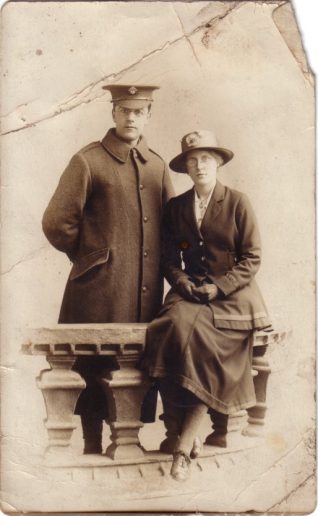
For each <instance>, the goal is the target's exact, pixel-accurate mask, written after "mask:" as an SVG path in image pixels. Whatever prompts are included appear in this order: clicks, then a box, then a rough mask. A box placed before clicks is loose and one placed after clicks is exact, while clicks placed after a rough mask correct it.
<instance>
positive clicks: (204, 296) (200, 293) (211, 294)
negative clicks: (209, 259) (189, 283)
mask: <svg viewBox="0 0 318 516" xmlns="http://www.w3.org/2000/svg"><path fill="white" fill-rule="evenodd" d="M218 293H219V290H218V288H217V286H216V285H214V284H210V283H207V284H205V285H202V286H201V287H194V289H193V294H194V295H195V296H196V297H197V298H198V299H199V300H200V303H208V302H209V301H213V299H215V298H216V297H217V296H218Z"/></svg>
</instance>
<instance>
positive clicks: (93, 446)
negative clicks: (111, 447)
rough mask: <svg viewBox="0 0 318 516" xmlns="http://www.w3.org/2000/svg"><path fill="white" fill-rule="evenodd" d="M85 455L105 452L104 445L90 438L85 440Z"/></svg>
mask: <svg viewBox="0 0 318 516" xmlns="http://www.w3.org/2000/svg"><path fill="white" fill-rule="evenodd" d="M83 453H84V455H91V454H92V455H93V454H94V455H95V454H101V453H103V449H102V445H101V443H100V442H92V441H89V440H88V439H85V440H84V451H83Z"/></svg>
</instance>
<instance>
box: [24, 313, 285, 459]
mask: <svg viewBox="0 0 318 516" xmlns="http://www.w3.org/2000/svg"><path fill="white" fill-rule="evenodd" d="M146 329H147V325H146V324H142V323H126V324H95V325H94V324H74V325H69V324H68V325H62V324H60V325H56V326H54V327H50V328H40V329H36V330H33V331H32V332H30V333H29V336H28V340H27V342H26V343H25V344H23V346H22V352H23V353H24V354H27V355H44V356H46V359H47V361H48V363H49V365H50V367H51V368H50V369H44V370H43V371H41V372H40V375H39V376H38V378H37V385H38V387H39V388H40V389H41V391H42V394H43V397H44V402H45V406H46V413H47V418H46V420H45V426H46V429H47V432H48V446H47V450H46V451H47V452H49V453H53V454H57V453H59V452H62V453H63V454H64V453H66V452H67V451H70V450H71V447H70V443H71V437H72V433H73V430H74V429H75V428H76V425H75V424H74V418H73V414H74V409H75V405H76V402H77V399H78V397H79V395H80V393H81V391H82V390H83V389H84V388H85V382H84V380H83V379H82V377H81V376H80V375H79V374H78V373H77V372H75V371H73V370H72V366H73V364H74V362H75V360H76V358H77V357H78V356H83V355H86V356H92V355H94V356H111V357H113V359H114V360H115V362H116V365H117V369H116V370H106V371H105V374H104V375H103V376H102V378H100V381H101V383H102V385H103V388H104V391H105V396H106V398H107V403H108V407H109V414H110V418H109V419H110V429H111V442H112V444H111V445H110V446H109V447H108V448H107V450H106V455H107V456H108V457H109V458H111V459H115V460H117V459H120V460H122V459H127V460H134V459H140V458H141V457H142V456H143V453H144V452H143V449H142V447H141V445H140V442H139V435H138V434H139V430H140V428H141V427H142V426H143V423H142V422H141V421H140V409H141V404H142V401H143V399H144V396H145V394H146V392H147V390H148V388H149V379H148V378H147V377H146V375H145V374H144V373H143V372H142V371H140V370H139V369H137V367H136V366H137V364H138V361H139V359H140V357H141V354H142V352H143V350H144V345H145V333H146ZM282 336H283V335H282V333H279V332H276V331H271V332H254V334H253V335H252V337H251V338H252V339H253V362H252V369H253V374H254V386H255V392H256V400H257V401H256V405H255V406H254V407H252V408H250V409H248V411H247V412H248V424H247V427H246V428H244V430H243V431H242V433H243V435H247V436H253V437H255V436H259V435H261V434H262V428H263V425H264V419H265V413H266V388H267V381H268V377H269V374H270V372H271V370H270V367H269V363H268V361H267V358H266V356H265V354H266V351H267V349H268V346H269V345H270V344H272V343H275V342H277V341H278V340H279V339H280V338H281V337H282ZM239 418H240V414H238V415H237V417H233V418H232V430H233V429H235V426H236V421H237V420H239ZM230 426H231V425H230ZM230 430H231V428H230Z"/></svg>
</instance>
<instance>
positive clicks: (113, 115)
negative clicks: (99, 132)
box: [112, 106, 115, 122]
mask: <svg viewBox="0 0 318 516" xmlns="http://www.w3.org/2000/svg"><path fill="white" fill-rule="evenodd" d="M112 117H113V122H115V106H113V109H112Z"/></svg>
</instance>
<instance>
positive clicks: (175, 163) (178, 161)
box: [169, 147, 234, 174]
mask: <svg viewBox="0 0 318 516" xmlns="http://www.w3.org/2000/svg"><path fill="white" fill-rule="evenodd" d="M194 150H210V151H213V152H215V154H218V155H219V156H220V157H221V158H222V163H221V164H220V166H223V165H225V164H226V163H228V162H229V161H231V159H232V158H233V156H234V153H233V152H232V151H230V150H229V149H223V148H222V147H193V149H189V150H187V151H185V152H181V154H178V156H176V157H175V158H173V159H172V160H171V161H170V163H169V167H170V168H171V170H173V171H174V172H180V173H182V174H186V173H187V170H186V165H185V157H186V155H187V154H188V153H189V152H191V151H194Z"/></svg>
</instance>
